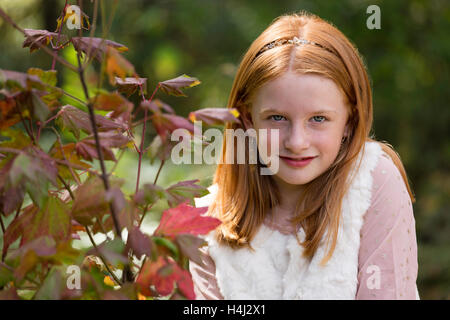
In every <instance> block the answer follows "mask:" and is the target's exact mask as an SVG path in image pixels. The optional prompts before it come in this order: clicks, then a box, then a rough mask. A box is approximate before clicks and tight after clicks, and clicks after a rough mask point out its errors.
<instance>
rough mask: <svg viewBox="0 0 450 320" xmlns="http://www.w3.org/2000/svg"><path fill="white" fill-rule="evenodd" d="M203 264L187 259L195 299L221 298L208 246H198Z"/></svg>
mask: <svg viewBox="0 0 450 320" xmlns="http://www.w3.org/2000/svg"><path fill="white" fill-rule="evenodd" d="M200 254H201V260H202V262H203V266H200V265H198V264H197V263H195V262H193V261H189V271H190V272H191V275H192V281H193V282H194V292H195V299H196V300H223V296H222V294H221V293H220V290H219V286H218V285H217V280H216V266H215V264H214V260H213V259H212V258H211V257H210V256H209V254H208V247H203V248H200Z"/></svg>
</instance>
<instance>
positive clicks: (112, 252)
mask: <svg viewBox="0 0 450 320" xmlns="http://www.w3.org/2000/svg"><path fill="white" fill-rule="evenodd" d="M97 249H98V252H97V250H96V249H95V248H91V249H89V251H88V252H87V253H86V254H90V255H98V254H99V253H100V254H101V255H102V256H103V257H104V258H105V259H106V261H108V262H109V263H111V264H112V265H113V266H117V265H119V264H126V263H127V262H128V258H127V256H126V255H125V250H124V249H125V244H124V243H123V241H122V239H120V238H114V239H113V240H110V241H105V242H103V243H102V244H100V245H97Z"/></svg>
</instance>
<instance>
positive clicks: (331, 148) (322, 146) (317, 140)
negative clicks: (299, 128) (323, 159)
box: [311, 132, 341, 157]
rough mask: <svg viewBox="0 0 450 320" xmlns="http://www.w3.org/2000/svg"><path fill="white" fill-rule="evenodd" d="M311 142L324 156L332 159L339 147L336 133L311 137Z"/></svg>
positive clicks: (338, 137) (323, 133) (339, 140)
mask: <svg viewBox="0 0 450 320" xmlns="http://www.w3.org/2000/svg"><path fill="white" fill-rule="evenodd" d="M311 142H312V144H313V145H314V146H315V147H316V148H318V149H319V150H320V152H321V153H322V154H323V155H324V156H329V157H334V156H335V155H336V154H337V153H338V151H339V149H340V147H341V138H340V135H339V133H338V132H326V133H325V132H321V133H318V134H316V135H314V136H313V137H312V140H311Z"/></svg>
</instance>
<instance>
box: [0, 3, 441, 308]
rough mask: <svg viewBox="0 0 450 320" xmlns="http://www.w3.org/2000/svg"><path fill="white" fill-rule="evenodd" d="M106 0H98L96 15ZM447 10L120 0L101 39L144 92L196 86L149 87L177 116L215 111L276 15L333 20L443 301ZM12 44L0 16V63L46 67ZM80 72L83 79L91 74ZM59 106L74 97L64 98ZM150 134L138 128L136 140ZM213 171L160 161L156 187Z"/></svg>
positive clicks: (27, 13)
mask: <svg viewBox="0 0 450 320" xmlns="http://www.w3.org/2000/svg"><path fill="white" fill-rule="evenodd" d="M69 3H75V1H69ZM114 3H115V1H112V0H111V1H106V4H107V8H106V9H107V10H106V11H107V12H108V15H110V13H111V12H112V11H113V7H114ZM371 4H376V5H378V6H379V7H380V8H381V29H380V30H369V29H368V28H367V27H366V20H367V18H368V17H369V14H367V13H366V9H367V7H368V6H369V5H371ZM449 5H450V3H449V1H446V0H429V1H426V0H423V1H421V0H414V1H409V0H408V1H407V0H396V1H374V0H371V1H357V0H345V1H300V0H278V1H242V0H226V1H219V0H190V1H182V0H177V1H175V0H173V1H143V0H141V1H138V0H128V1H119V2H117V6H116V8H115V15H114V19H113V23H112V28H111V31H110V35H109V39H111V40H114V41H117V42H119V43H122V44H125V45H126V46H128V48H129V51H128V52H127V53H125V54H124V56H125V57H126V58H127V59H128V60H130V61H131V62H132V63H133V64H134V65H135V67H136V71H137V73H138V74H139V75H140V76H141V77H147V78H148V93H149V94H151V93H152V92H153V89H154V88H155V86H156V85H157V83H158V82H159V81H163V80H167V79H170V78H173V77H176V76H179V75H181V74H183V73H185V74H188V75H190V76H193V77H197V78H198V79H199V80H200V81H202V84H201V85H200V86H197V87H194V88H191V89H188V90H185V93H186V94H187V95H188V98H177V97H172V96H167V95H165V94H163V93H161V92H158V93H157V94H156V97H157V98H160V99H161V100H163V101H164V102H166V103H168V104H169V105H171V106H172V107H173V108H174V109H175V110H176V112H177V114H179V115H182V116H187V115H188V113H189V112H190V111H192V110H195V109H199V108H206V107H225V106H226V103H227V99H228V95H229V92H230V89H231V85H232V81H233V77H234V75H235V72H236V69H237V66H238V64H239V62H240V59H241V58H242V56H243V54H244V52H245V51H246V50H247V48H248V47H249V45H250V44H251V42H252V41H253V40H254V39H255V38H256V37H257V36H258V35H259V34H260V33H261V32H262V31H263V30H264V29H265V28H266V27H267V26H268V25H269V24H270V23H271V21H272V20H273V19H274V18H276V17H277V16H279V15H281V14H284V13H289V12H296V11H299V10H302V9H305V10H308V11H310V12H312V13H315V14H317V15H319V16H320V17H322V18H324V19H325V20H328V21H330V22H332V23H333V24H334V25H336V26H337V27H338V28H339V29H340V30H341V31H342V32H343V33H344V34H345V35H347V37H349V38H350V39H351V41H352V42H353V43H355V44H356V46H357V47H358V49H359V51H360V53H361V54H362V55H363V56H364V59H365V62H366V64H367V67H368V70H369V75H370V78H371V81H372V86H373V92H374V132H375V135H376V138H377V139H378V140H385V141H388V142H389V143H391V144H392V145H393V146H394V148H395V149H396V150H397V151H398V153H399V154H400V156H401V159H402V160H403V163H404V166H405V169H406V171H407V174H408V177H409V179H410V183H411V187H412V188H413V191H414V193H415V196H416V198H417V202H416V203H415V204H414V215H415V220H416V233H417V240H418V254H419V275H418V280H417V284H418V288H419V293H420V295H421V298H422V299H450V215H449V209H450V204H449V199H450V172H449V164H450V140H449V136H450V135H449V133H450V132H449V127H450V121H449V120H450V108H449V107H448V106H447V104H448V103H449V100H450V99H449V97H450V90H449V82H450V81H449V80H450V72H449V71H450V70H449V61H450V39H449V36H448V33H449V30H450V6H449ZM63 6H64V1H63V0H0V7H1V8H3V9H4V10H5V11H6V12H7V13H8V14H9V15H10V16H11V17H12V18H13V19H14V20H15V21H16V23H18V24H19V26H21V27H22V28H33V29H47V30H50V31H54V30H55V29H56V18H57V17H58V16H59V15H60V12H61V10H62V8H63ZM92 7H93V5H92V3H91V2H90V1H84V2H83V9H84V11H85V12H86V13H87V14H88V15H90V16H91V15H92V12H93V10H92ZM91 18H92V17H91ZM98 22H99V23H98V27H97V32H96V36H101V27H100V26H101V23H102V21H101V17H99V21H98ZM85 35H86V36H87V34H85ZM23 39H24V38H23V35H22V34H20V33H19V32H18V31H16V30H14V29H13V28H12V27H10V26H9V25H5V22H4V21H3V20H0V68H2V69H9V70H17V71H26V70H27V69H28V68H29V67H40V68H43V69H50V66H51V58H49V57H48V56H47V55H46V54H45V53H43V52H40V51H38V52H35V53H33V54H31V55H30V53H29V50H28V49H22V42H23ZM62 54H63V55H64V57H65V58H66V59H68V60H69V61H72V62H74V63H75V60H74V59H75V55H74V52H73V51H72V50H69V49H64V50H63V52H62ZM57 69H58V70H59V71H61V72H60V73H59V75H58V77H59V81H60V82H59V83H60V84H61V86H62V87H63V88H64V89H65V90H66V91H68V92H69V93H71V94H73V95H75V96H77V97H80V98H83V94H82V91H81V87H80V84H79V82H78V78H77V76H76V74H74V73H73V72H71V71H67V70H63V69H62V68H61V66H60V65H59V64H58V65H57ZM92 71H93V70H92ZM88 74H89V73H88ZM88 78H89V79H88V81H90V82H93V83H95V81H96V78H95V74H94V72H91V73H90V76H88ZM134 102H137V100H134ZM65 103H71V104H74V103H73V101H72V100H67V101H66V102H65ZM138 132H140V131H138ZM154 134H155V133H154V131H152V130H150V131H149V132H148V136H147V137H146V143H149V142H150V141H151V137H152V136H153V135H154ZM54 139H55V137H54V135H53V134H52V133H51V131H44V133H43V138H42V144H43V146H46V147H50V145H51V144H52V143H53V142H54ZM109 166H110V167H111V164H109ZM158 167H159V163H158V162H156V163H154V164H153V165H151V164H150V162H149V161H148V159H145V158H144V166H143V175H142V176H141V183H146V182H151V181H153V179H154V177H155V174H156V171H157V169H158ZM136 168H137V155H136V153H133V152H129V153H125V156H124V158H123V159H122V160H121V162H120V165H119V166H118V167H117V170H116V174H117V175H119V176H122V177H125V178H126V179H127V184H126V186H125V190H126V191H129V192H130V193H132V192H133V191H134V184H135V178H134V177H133V176H135V175H136ZM213 172H214V167H213V166H207V165H205V166H199V165H190V166H174V165H171V164H167V165H166V166H164V168H163V170H162V172H161V176H160V180H159V181H160V182H161V184H162V185H164V186H168V185H170V184H172V183H176V182H178V181H180V180H188V179H200V181H201V184H203V185H205V186H207V185H209V184H210V183H211V179H212V175H213ZM155 212H156V211H155ZM148 216H149V219H148V221H146V222H147V223H146V226H147V227H148V228H153V227H155V226H156V221H157V218H158V217H157V216H155V215H153V217H152V215H148Z"/></svg>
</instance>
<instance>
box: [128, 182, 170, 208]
mask: <svg viewBox="0 0 450 320" xmlns="http://www.w3.org/2000/svg"><path fill="white" fill-rule="evenodd" d="M164 197H165V191H164V189H163V188H162V187H160V186H158V185H156V184H150V183H146V184H144V186H143V187H142V188H141V189H139V191H138V192H136V194H135V195H134V201H135V202H136V203H137V204H139V205H141V206H143V205H151V204H154V203H156V202H157V201H158V200H159V199H163V198H164Z"/></svg>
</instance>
